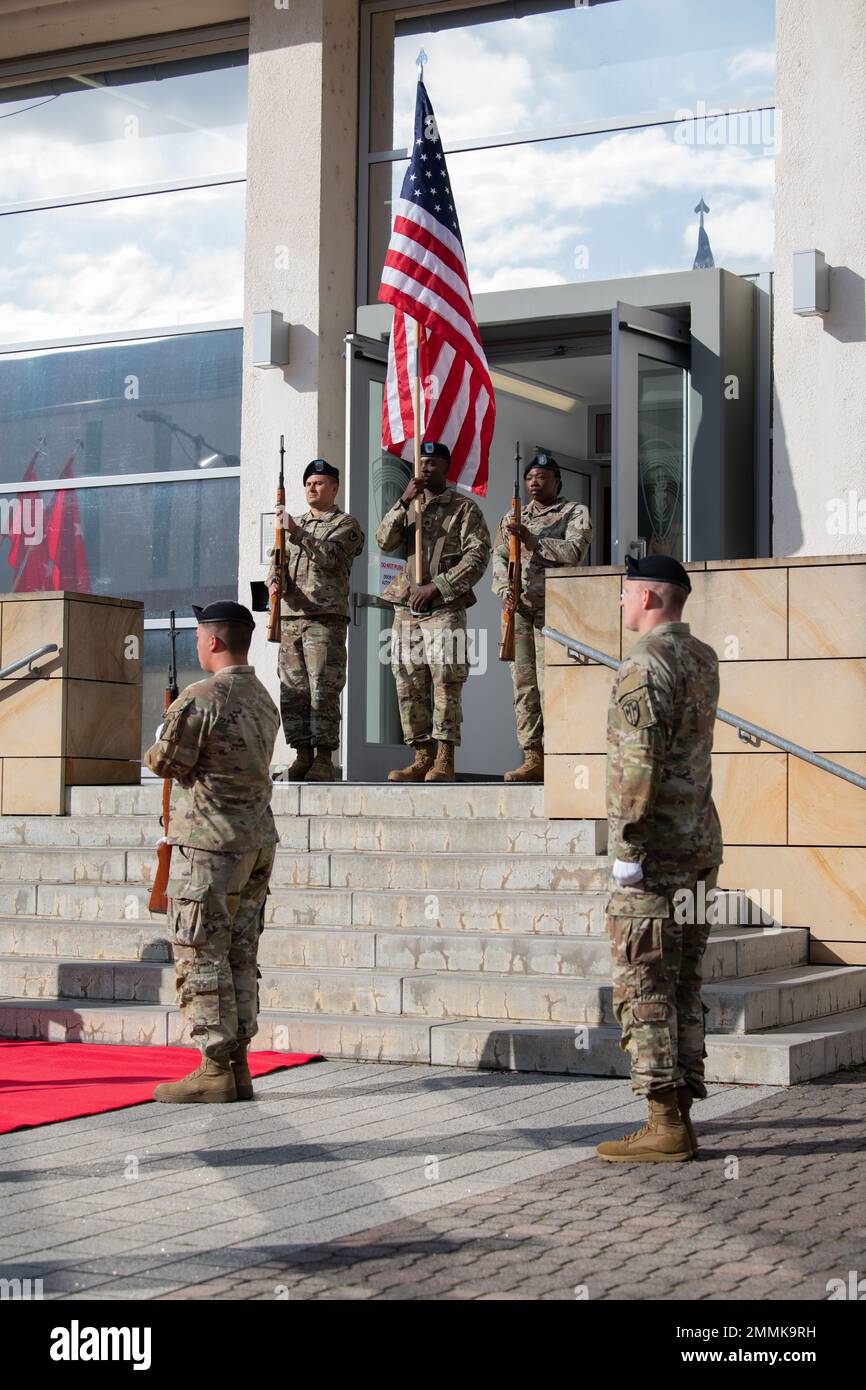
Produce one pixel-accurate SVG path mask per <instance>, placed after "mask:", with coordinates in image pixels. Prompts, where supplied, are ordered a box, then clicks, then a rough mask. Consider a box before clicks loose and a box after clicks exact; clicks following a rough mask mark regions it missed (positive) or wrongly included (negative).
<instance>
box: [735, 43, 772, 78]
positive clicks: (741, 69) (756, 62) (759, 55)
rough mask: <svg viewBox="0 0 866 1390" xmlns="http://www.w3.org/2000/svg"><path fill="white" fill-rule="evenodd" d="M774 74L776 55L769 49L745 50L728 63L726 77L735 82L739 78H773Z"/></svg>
mask: <svg viewBox="0 0 866 1390" xmlns="http://www.w3.org/2000/svg"><path fill="white" fill-rule="evenodd" d="M775 73H776V54H775V52H774V51H773V49H771V48H745V49H743V51H742V52H741V53H735V54H734V56H733V58H731V60H730V62H729V63H728V76H729V77H730V78H732V79H733V80H735V81H737V80H739V79H740V78H741V77H774V76H775Z"/></svg>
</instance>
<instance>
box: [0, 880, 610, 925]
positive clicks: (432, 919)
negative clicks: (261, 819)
mask: <svg viewBox="0 0 866 1390" xmlns="http://www.w3.org/2000/svg"><path fill="white" fill-rule="evenodd" d="M148 897H149V890H148V888H147V886H146V885H144V884H134V883H126V884H111V883H105V884H99V883H93V884H91V883H40V884H38V885H36V884H22V885H20V886H18V887H14V886H11V887H9V886H7V885H4V884H0V916H4V917H5V916H12V915H16V916H17V915H20V914H29V915H35V916H38V917H51V918H54V917H60V918H64V919H65V920H72V921H76V922H117V921H127V922H130V921H134V922H142V921H162V922H164V921H165V918H164V917H160V916H153V917H152V916H151V914H150V913H149V912H148V909H147V900H148ZM604 902H605V894H604V893H603V892H600V891H594V892H587V893H535V892H526V891H511V892H509V893H506V894H502V893H501V892H500V893H472V892H456V891H448V890H445V889H437V890H435V891H431V892H425V891H418V892H414V893H410V892H393V893H368V892H360V891H354V890H351V889H338V888H295V889H292V888H275V889H274V891H273V892H272V893H271V894H270V895H269V897H268V901H267V906H266V909H265V921H266V922H267V923H269V924H273V925H274V926H278V927H290V926H334V925H338V926H339V925H343V926H348V925H349V924H350V923H351V924H352V925H354V926H369V927H399V928H404V929H405V928H416V927H420V928H425V927H433V928H436V927H438V928H439V929H440V930H441V931H459V932H487V933H491V932H521V933H524V934H526V933H532V934H536V933H538V934H540V935H559V936H584V935H587V934H596V935H599V934H601V933H602V932H603V931H604Z"/></svg>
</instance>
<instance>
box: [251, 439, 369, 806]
mask: <svg viewBox="0 0 866 1390" xmlns="http://www.w3.org/2000/svg"><path fill="white" fill-rule="evenodd" d="M339 486H340V474H339V471H338V470H337V469H336V468H334V467H332V465H331V464H330V463H328V462H327V461H326V460H325V459H313V461H312V463H308V464H307V467H306V468H305V469H304V490H305V492H306V496H307V502H308V503H309V506H310V510H309V511H307V512H304V513H303V514H302V515H301V516H299V517H298V518H297V519H295V518H294V517H291V516H289V515H288V513H285V514H284V521H285V528H286V565H285V570H284V574H283V602H282V607H281V610H280V611H281V629H280V655H279V661H278V669H279V673H280V712H281V714H282V720H283V731H284V733H285V736H286V742H287V743H288V744H290V745H291V747H292V748H294V749H295V753H296V757H295V761H294V762H293V763H292V764H291V766H290V767H289V771H288V775H289V778H290V779H291V780H294V781H300V782H303V781H307V782H330V781H331V780H332V779H333V775H334V772H333V764H332V761H331V754H332V752H333V750H334V749H335V748H339V746H340V696H341V695H342V693H343V687H344V686H345V684H346V628H347V626H348V623H349V574H350V572H351V569H352V562H353V560H354V559H355V556H356V555H360V553H361V551H362V550H363V548H364V532H363V531H362V530H361V527H360V525H359V524H358V522H357V521H356V520H355V518H354V517H353V516H350V515H349V513H348V512H341V511H340V509H339V507H337V506H336V505H335V502H334V499H335V498H336V496H337V491H338V489H339ZM271 557H272V559H271V570H270V573H269V574H268V585H269V587H270V588H271V590H272V591H273V587H274V579H275V576H274V572H273V551H271Z"/></svg>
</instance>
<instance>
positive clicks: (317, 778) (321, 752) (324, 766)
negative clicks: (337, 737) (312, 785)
mask: <svg viewBox="0 0 866 1390" xmlns="http://www.w3.org/2000/svg"><path fill="white" fill-rule="evenodd" d="M333 780H334V764H333V763H332V762H331V750H330V748H317V749H316V756H315V758H314V759H313V765H312V767H311V768H310V770H309V772H308V773H307V776H306V778H305V781H307V782H333Z"/></svg>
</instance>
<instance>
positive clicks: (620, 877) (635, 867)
mask: <svg viewBox="0 0 866 1390" xmlns="http://www.w3.org/2000/svg"><path fill="white" fill-rule="evenodd" d="M613 876H614V878H615V880H616V882H617V883H618V884H619V886H620V887H621V888H631V887H633V886H634V884H636V883H642V882H643V869H642V868H641V866H640V864H629V863H628V862H627V861H626V860H625V859H617V860H615V861H614V866H613Z"/></svg>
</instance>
